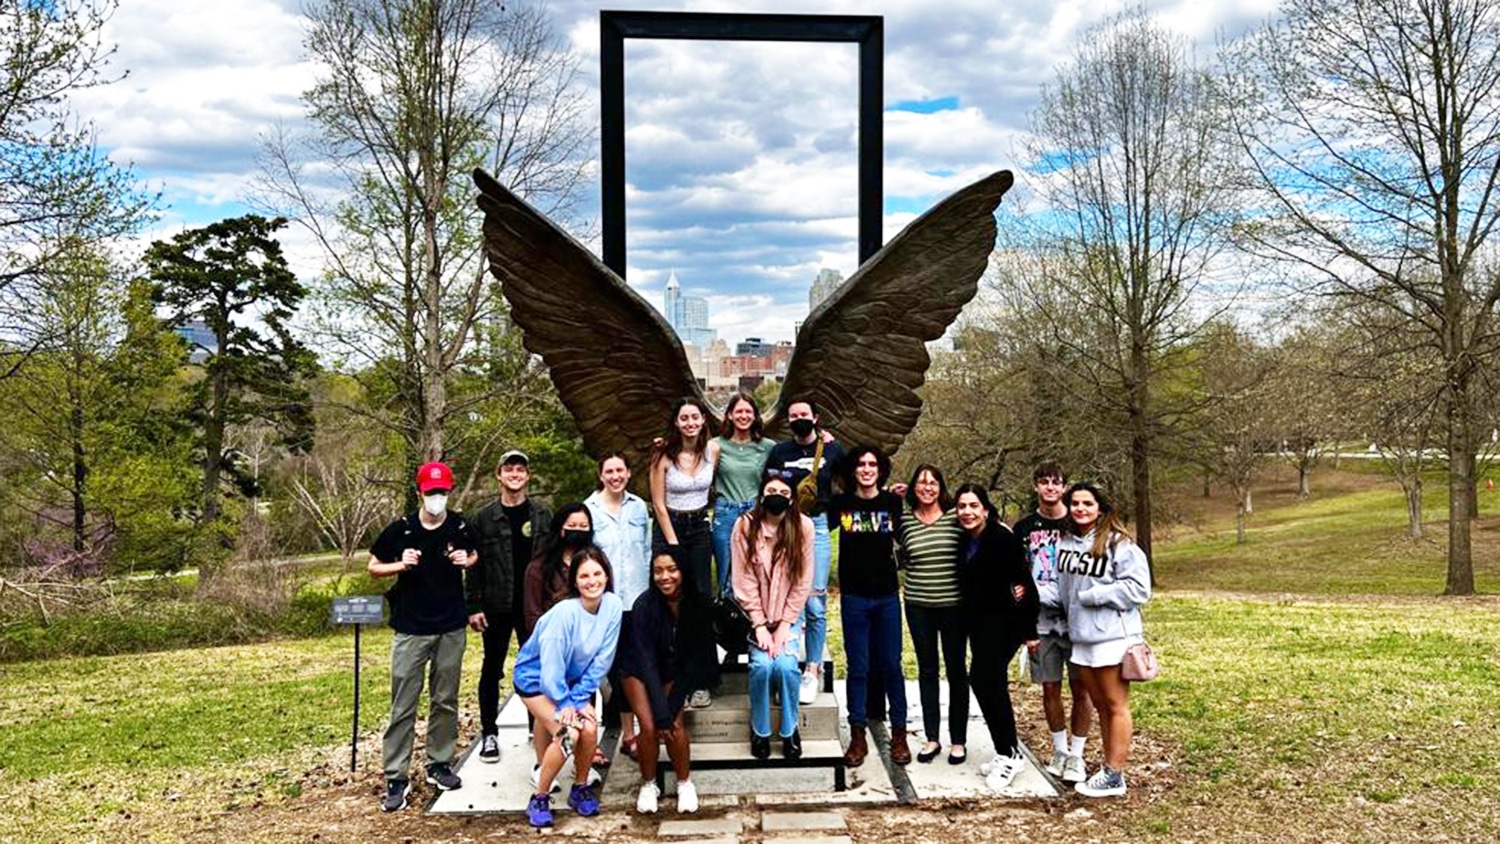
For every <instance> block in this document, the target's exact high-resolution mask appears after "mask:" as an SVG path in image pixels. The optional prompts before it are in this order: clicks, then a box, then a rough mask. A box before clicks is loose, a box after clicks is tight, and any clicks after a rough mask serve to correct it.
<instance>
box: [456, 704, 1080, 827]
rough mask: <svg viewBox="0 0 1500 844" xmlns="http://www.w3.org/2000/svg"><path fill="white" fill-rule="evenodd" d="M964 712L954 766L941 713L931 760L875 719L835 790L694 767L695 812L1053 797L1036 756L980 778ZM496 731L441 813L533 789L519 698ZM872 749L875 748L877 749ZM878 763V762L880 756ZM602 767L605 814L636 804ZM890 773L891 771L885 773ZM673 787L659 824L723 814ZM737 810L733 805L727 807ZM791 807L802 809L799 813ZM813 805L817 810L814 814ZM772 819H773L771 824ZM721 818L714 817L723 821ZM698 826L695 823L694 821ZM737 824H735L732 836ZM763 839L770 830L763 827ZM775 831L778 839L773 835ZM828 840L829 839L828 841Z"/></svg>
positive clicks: (981, 741)
mask: <svg viewBox="0 0 1500 844" xmlns="http://www.w3.org/2000/svg"><path fill="white" fill-rule="evenodd" d="M835 694H836V695H837V697H838V699H839V700H841V701H842V700H843V699H844V697H845V695H844V685H843V682H842V681H839V682H838V683H836V684H835ZM907 701H908V708H909V714H908V716H907V720H908V722H909V723H908V727H909V729H911V730H912V737H911V740H910V742H911V749H912V753H913V756H915V754H916V751H917V750H919V749H920V747H921V742H922V741H923V740H924V739H923V737H922V735H921V723H922V716H921V710H920V703H919V702H918V694H917V687H916V682H915V681H911V682H908V684H907ZM943 708H944V710H945V711H946V710H947V698H946V688H945V689H944V693H943ZM969 710H970V712H971V716H970V720H969V725H968V734H969V735H968V739H969V740H968V745H967V749H968V759H967V761H966V762H964V763H963V764H961V765H950V764H948V761H947V751H946V742H947V741H948V735H949V733H948V727H947V724H946V722H945V723H944V724H943V727H942V730H941V731H940V733H941V734H940V737H939V738H938V741H940V742H943V743H944V753H943V755H941V756H939V757H938V758H937V759H936V760H934V761H932V762H930V763H927V764H921V763H918V762H916V761H915V760H914V761H913V762H912V763H911V764H910V765H908V766H906V767H904V768H902V767H897V766H893V765H889V764H888V758H889V754H890V746H889V740H888V738H887V735H888V734H887V733H886V731H885V729H884V726H883V725H876V726H874V727H872V730H871V733H872V736H873V738H874V745H875V746H874V748H872V753H871V755H870V757H869V758H868V759H867V760H866V761H865V763H864V764H863V765H861V766H860V767H858V768H851V769H849V772H848V774H849V783H848V785H849V788H848V790H846V791H843V792H836V791H834V790H833V775H832V772H831V771H828V770H820V769H767V770H764V771H757V770H755V769H747V770H730V771H697V772H695V773H694V774H693V782H694V784H695V785H697V787H698V794H699V796H700V804H701V807H702V811H703V812H704V813H706V814H710V815H718V814H722V810H726V809H734V808H738V807H742V806H749V807H754V808H756V809H776V808H781V809H787V808H795V807H798V806H807V807H814V806H817V807H838V806H844V805H860V804H864V805H869V804H880V803H897V802H909V801H911V800H913V799H915V800H937V799H944V798H993V799H998V800H1008V799H1009V800H1016V799H1030V798H1038V797H1043V798H1046V797H1057V796H1059V795H1058V793H1057V791H1056V790H1055V789H1054V788H1053V786H1052V784H1051V783H1050V782H1049V781H1048V778H1047V777H1046V775H1045V774H1043V773H1042V772H1041V771H1040V770H1038V769H1037V768H1036V765H1035V760H1034V759H1031V758H1028V763H1027V765H1026V767H1025V768H1024V769H1023V770H1022V771H1021V773H1020V774H1019V775H1017V776H1016V779H1015V781H1014V782H1012V783H1011V786H1010V787H1009V788H1007V789H1006V790H1005V792H1004V793H1003V794H1000V795H995V794H992V793H991V792H990V791H989V789H988V788H987V787H986V786H985V783H984V777H983V776H982V775H981V774H980V773H979V767H980V765H981V764H982V763H983V762H985V761H988V760H989V758H990V757H991V756H992V755H993V754H994V748H993V745H992V744H991V742H990V738H989V731H988V730H987V729H986V728H985V726H984V720H983V719H982V718H981V717H980V715H979V707H978V705H977V703H975V702H974V701H973V700H972V696H971V700H970V708H969ZM846 717H847V713H845V712H844V711H843V710H842V707H841V708H840V732H841V734H842V735H843V737H844V740H845V741H846V742H847V740H848V724H847V722H846V721H845V720H844V719H845V718H846ZM498 723H499V740H500V751H501V758H500V761H499V762H496V763H485V762H483V761H481V760H480V759H479V756H478V753H477V750H474V749H473V748H471V750H470V752H469V753H468V754H467V755H466V756H465V757H464V758H463V759H462V760H461V762H460V766H459V769H458V774H459V776H460V777H462V778H463V781H464V786H463V788H461V789H459V790H457V791H451V792H445V793H443V794H440V795H439V796H438V798H437V800H436V801H435V802H434V803H433V805H432V808H431V811H433V812H439V813H458V814H470V813H491V812H523V811H525V809H526V803H527V801H528V800H529V799H530V798H531V795H532V792H533V788H532V786H531V782H530V776H531V766H532V764H533V763H534V762H535V758H536V757H535V754H534V753H533V751H532V749H531V743H530V732H529V730H527V728H526V711H525V707H524V706H523V705H522V704H521V701H520V699H519V698H515V697H511V698H510V699H509V700H507V701H506V702H505V706H504V707H503V708H502V710H501V712H500V718H499V722H498ZM616 739H617V736H613V735H611V736H607V737H606V739H605V742H604V744H605V747H606V748H608V749H609V750H611V751H614V750H615V745H616V744H618V742H617V740H616ZM875 751H878V753H879V755H878V756H877V753H876V752H875ZM883 763H885V764H883ZM662 765H663V767H664V768H665V769H666V770H668V771H670V766H669V765H668V763H667V760H666V758H665V756H663V758H662ZM603 773H604V775H605V782H604V787H603V789H602V791H601V801H602V803H603V813H604V814H605V815H609V814H614V813H619V812H631V813H633V812H634V811H635V798H636V791H637V790H638V789H639V787H640V786H639V775H638V772H637V769H636V767H635V764H634V763H633V762H631V760H630V759H629V758H627V757H625V756H624V755H623V754H618V753H616V755H615V756H614V758H613V762H612V764H611V765H610V767H609V768H607V769H605V770H604V771H603ZM893 775H894V776H893ZM560 783H561V786H562V790H561V792H560V793H559V795H558V797H555V798H554V800H553V809H554V811H556V812H557V815H558V819H559V823H560V824H561V822H562V821H563V820H564V819H565V818H566V819H567V820H569V821H583V820H584V819H581V818H577V819H575V818H571V817H569V810H568V809H567V804H566V799H565V797H566V794H567V789H568V787H569V786H571V785H572V772H571V766H569V767H568V769H565V771H564V773H563V775H562V777H561V778H560ZM675 804H676V788H675V783H674V782H673V778H672V777H671V775H670V774H668V776H667V793H666V794H664V795H663V796H662V800H661V809H660V812H659V817H661V818H662V819H663V822H664V824H665V823H666V822H668V821H674V820H685V821H693V820H712V821H723V820H725V819H724V818H722V817H710V818H694V817H693V816H677V815H676V812H675V810H676V805H675ZM733 814H736V815H738V814H739V813H733ZM795 814H798V815H804V814H809V813H805V812H797V813H795ZM812 814H816V813H812ZM734 822H735V823H740V824H742V825H743V824H745V823H749V821H747V820H745V818H739V819H738V820H735V821H734ZM774 823H775V822H773V824H774ZM721 825H722V824H721ZM677 828H678V827H672V826H667V827H666V828H665V829H664V830H663V831H662V832H661V835H662V836H664V837H676V834H675V833H673V832H670V831H667V830H672V829H677ZM693 828H697V827H693ZM703 829H704V830H705V831H704V832H703V833H702V834H700V833H693V834H691V835H688V836H686V837H688V838H697V839H704V838H706V839H715V838H716V837H719V836H722V837H723V838H724V839H725V840H726V841H727V840H733V838H732V837H731V835H730V833H728V832H724V833H709V832H707V829H708V827H703ZM737 834H738V833H734V835H737ZM768 840H769V836H768ZM778 840H780V839H779V838H778ZM828 844H833V842H829V843H828Z"/></svg>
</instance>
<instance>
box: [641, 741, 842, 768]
mask: <svg viewBox="0 0 1500 844" xmlns="http://www.w3.org/2000/svg"><path fill="white" fill-rule="evenodd" d="M692 752H693V765H694V766H697V765H699V764H700V763H701V764H702V765H703V767H705V768H710V767H738V763H743V764H744V766H745V767H754V766H755V765H759V764H761V760H759V759H756V758H755V757H754V756H752V755H751V754H750V739H749V738H744V739H742V740H740V741H738V742H723V743H719V744H704V745H701V746H700V745H699V744H698V741H697V738H696V737H694V739H693V751H692ZM661 758H662V759H663V760H665V759H666V758H667V757H666V755H665V751H663V755H662V757H661ZM781 758H782V756H781V739H779V738H776V737H775V736H772V738H771V760H768V761H774V760H779V759H781ZM843 758H844V746H843V745H842V744H841V743H839V741H838V739H818V740H816V741H808V740H807V739H805V738H804V739H803V740H802V761H804V762H808V763H816V762H818V761H824V762H829V763H832V762H834V761H835V760H841V759H843ZM627 761H628V760H627ZM662 767H664V768H670V767H671V766H670V765H665V764H664V765H663V766H662Z"/></svg>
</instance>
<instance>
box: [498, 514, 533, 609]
mask: <svg viewBox="0 0 1500 844" xmlns="http://www.w3.org/2000/svg"><path fill="white" fill-rule="evenodd" d="M500 509H501V511H502V512H504V513H505V520H506V521H508V522H510V560H511V567H512V568H511V571H513V572H515V575H514V577H513V579H512V580H511V586H512V593H513V596H514V598H515V603H513V604H511V606H512V607H520V606H521V596H522V595H524V594H525V593H526V564H527V563H529V562H531V527H530V523H531V502H530V501H523V502H521V503H520V504H517V505H516V506H514V507H508V506H506V505H504V504H501V505H500Z"/></svg>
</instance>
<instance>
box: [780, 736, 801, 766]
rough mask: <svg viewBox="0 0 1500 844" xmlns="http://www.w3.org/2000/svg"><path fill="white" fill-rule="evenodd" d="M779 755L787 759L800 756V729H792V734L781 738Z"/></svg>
mask: <svg viewBox="0 0 1500 844" xmlns="http://www.w3.org/2000/svg"><path fill="white" fill-rule="evenodd" d="M781 755H782V756H785V757H786V758H788V759H801V758H802V731H801V730H792V734H791V735H789V736H785V737H783V738H782V739H781Z"/></svg>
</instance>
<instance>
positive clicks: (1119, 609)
mask: <svg viewBox="0 0 1500 844" xmlns="http://www.w3.org/2000/svg"><path fill="white" fill-rule="evenodd" d="M1114 539H1115V541H1114V544H1113V545H1112V547H1110V548H1109V550H1108V551H1107V552H1106V553H1105V555H1104V559H1102V560H1101V559H1099V558H1098V557H1095V556H1093V555H1091V554H1090V553H1089V551H1090V550H1091V549H1092V548H1093V545H1094V532H1093V531H1089V532H1088V533H1087V534H1085V535H1083V536H1073V535H1072V534H1070V533H1068V532H1067V531H1063V535H1062V536H1061V537H1059V538H1058V540H1057V591H1058V594H1059V596H1060V597H1061V598H1062V605H1063V611H1064V612H1065V613H1066V614H1067V616H1068V638H1069V639H1071V640H1073V642H1074V643H1075V644H1076V643H1082V644H1085V645H1094V644H1099V643H1100V642H1113V641H1116V640H1119V639H1130V638H1135V637H1139V636H1141V635H1142V631H1143V628H1142V625H1141V605H1142V604H1144V603H1146V602H1147V601H1149V600H1151V570H1150V569H1149V568H1148V567H1147V565H1146V554H1145V552H1143V551H1142V550H1141V549H1140V548H1139V547H1138V546H1137V545H1136V544H1135V543H1134V542H1131V541H1130V540H1129V539H1127V538H1125V537H1123V536H1117V537H1115V538H1114Z"/></svg>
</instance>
